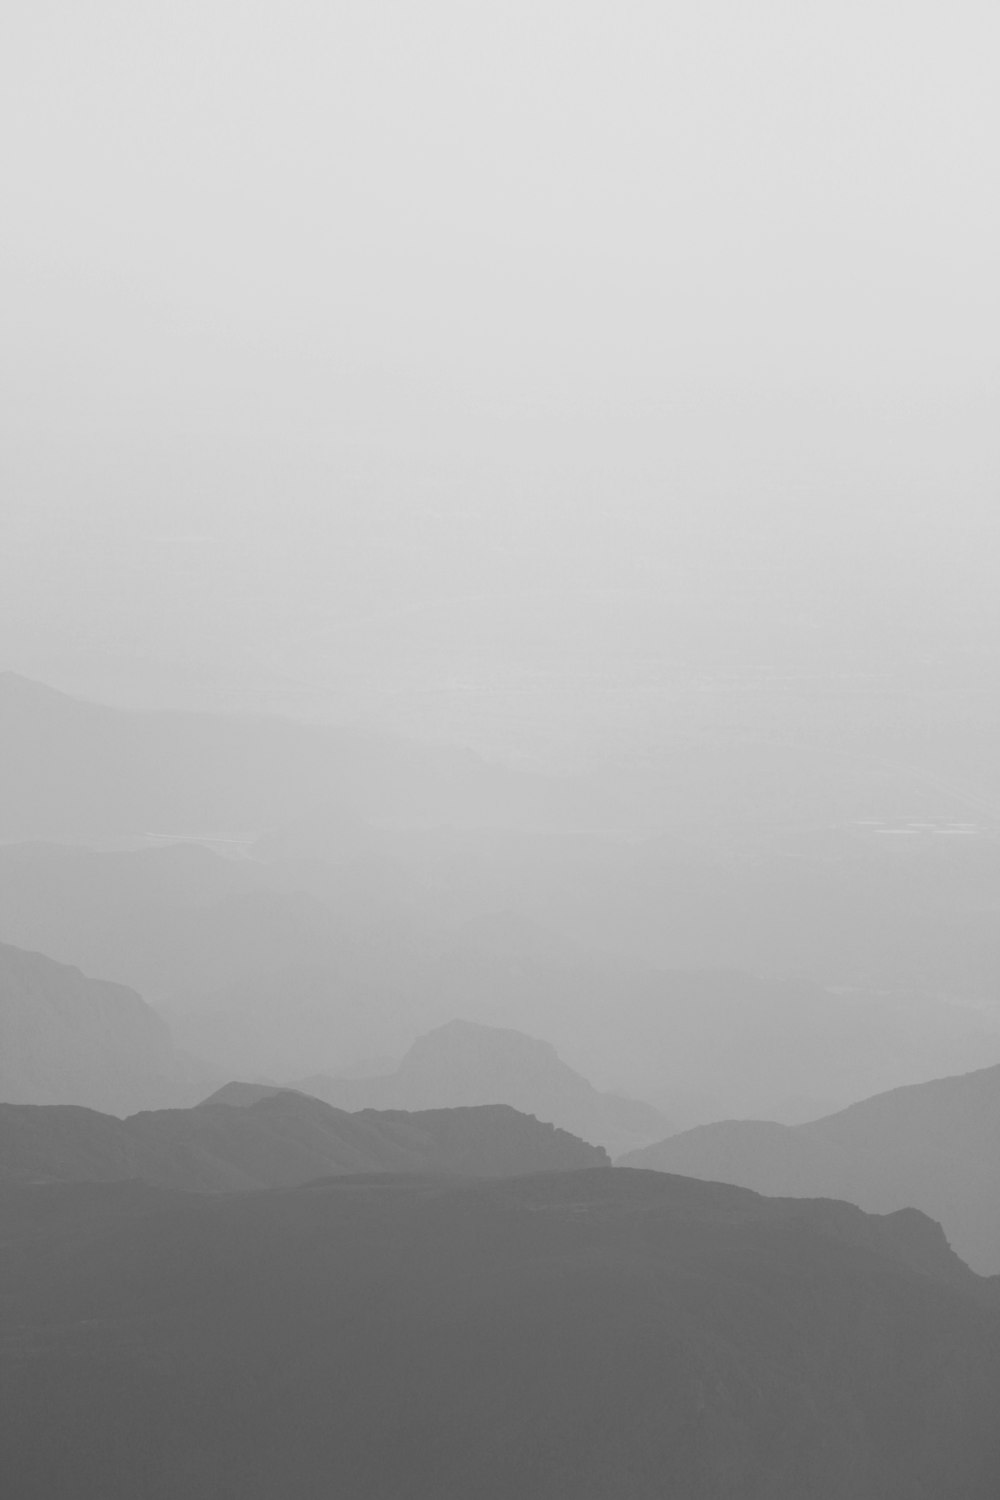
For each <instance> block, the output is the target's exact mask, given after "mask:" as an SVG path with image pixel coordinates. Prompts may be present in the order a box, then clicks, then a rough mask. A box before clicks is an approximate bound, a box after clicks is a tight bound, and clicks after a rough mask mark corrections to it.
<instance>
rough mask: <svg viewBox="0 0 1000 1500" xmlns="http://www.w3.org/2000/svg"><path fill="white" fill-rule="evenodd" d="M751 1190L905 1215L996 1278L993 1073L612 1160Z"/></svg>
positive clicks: (694, 1135)
mask: <svg viewBox="0 0 1000 1500" xmlns="http://www.w3.org/2000/svg"><path fill="white" fill-rule="evenodd" d="M620 1161H621V1164H622V1165H625V1166H631V1167H652V1168H654V1169H656V1170H658V1171H663V1172H681V1173H683V1174H684V1175H685V1176H689V1177H700V1178H702V1179H706V1180H712V1181H719V1182H732V1183H738V1184H741V1185H742V1186H744V1187H748V1188H753V1189H755V1190H756V1191H757V1192H763V1193H773V1194H781V1195H789V1194H792V1195H797V1196H802V1197H809V1198H813V1197H820V1196H828V1197H831V1198H846V1199H847V1200H848V1201H850V1202H852V1203H857V1204H859V1205H860V1206H861V1207H862V1208H864V1209H867V1210H869V1211H871V1212H875V1213H887V1212H890V1211H892V1210H894V1209H898V1208H902V1207H904V1206H905V1205H912V1206H914V1207H916V1208H919V1209H922V1210H923V1211H924V1212H925V1213H927V1214H930V1215H931V1216H932V1217H933V1218H935V1219H938V1220H940V1222H941V1223H942V1224H943V1225H944V1228H945V1231H946V1233H947V1235H948V1238H949V1240H950V1241H951V1243H952V1244H953V1245H954V1247H955V1249H956V1250H957V1251H958V1253H959V1255H961V1256H962V1257H963V1258H964V1259H965V1260H967V1261H968V1262H969V1264H970V1265H972V1266H974V1267H975V1268H976V1269H977V1270H978V1271H981V1272H983V1273H984V1274H985V1273H991V1274H993V1273H997V1272H1000V1067H992V1068H982V1069H980V1070H979V1071H978V1072H975V1073H967V1074H961V1075H959V1076H958V1077H954V1078H938V1079H935V1080H934V1081H933V1082H931V1083H920V1084H913V1085H911V1086H910V1087H908V1088H901V1089H893V1090H891V1091H890V1092H889V1093H885V1094H878V1095H876V1096H875V1097H874V1098H872V1099H865V1100H863V1101H862V1102H861V1103H860V1104H854V1105H852V1106H851V1107H850V1108H849V1109H845V1110H841V1111H840V1112H839V1113H837V1114H834V1115H828V1116H826V1117H825V1118H824V1119H821V1120H815V1121H812V1122H810V1123H809V1124H807V1125H797V1126H787V1125H779V1124H775V1123H774V1122H773V1121H766V1120H725V1121H721V1122H720V1123H719V1124H715V1125H703V1126H700V1127H698V1128H697V1129H695V1130H688V1131H684V1132H683V1133H682V1134H680V1135H675V1136H671V1137H670V1138H668V1139H667V1140H664V1141H661V1142H658V1143H657V1144H656V1145H654V1146H647V1147H645V1148H642V1149H640V1150H637V1151H632V1152H629V1153H628V1154H627V1155H625V1156H623V1157H622V1158H620Z"/></svg>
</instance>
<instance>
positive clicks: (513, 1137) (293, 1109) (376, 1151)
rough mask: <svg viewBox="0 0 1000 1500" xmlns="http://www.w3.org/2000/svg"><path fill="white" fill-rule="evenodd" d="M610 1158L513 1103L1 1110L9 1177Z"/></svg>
mask: <svg viewBox="0 0 1000 1500" xmlns="http://www.w3.org/2000/svg"><path fill="white" fill-rule="evenodd" d="M606 1162H607V1155H606V1153H605V1152H604V1151H602V1150H600V1149H599V1148H597V1147H594V1146H589V1145H587V1144H585V1143H584V1142H583V1141H580V1140H577V1139H576V1138H575V1137H573V1136H571V1135H569V1134H568V1133H567V1132H566V1131H563V1130H556V1129H554V1127H552V1126H551V1125H546V1124H542V1123H540V1122H539V1121H537V1120H534V1119H531V1118H529V1117H528V1116H526V1115H523V1114H519V1113H518V1112H517V1111H516V1110H513V1109H509V1108H507V1107H506V1106H503V1105H495V1106H491V1107H484V1108H479V1109H456V1110H431V1111H425V1112H422V1113H409V1114H408V1113H403V1112H399V1111H396V1112H389V1113H378V1112H376V1111H373V1110H366V1111H363V1112H362V1113H360V1114H347V1113H345V1112H344V1111H342V1110H338V1109H333V1108H331V1106H330V1105H328V1104H324V1103H323V1102H322V1101H321V1100H319V1099H312V1098H309V1097H307V1096H306V1095H304V1094H297V1093H294V1092H292V1091H290V1090H285V1089H268V1088H262V1087H261V1086H259V1085H252V1084H231V1085H228V1086H227V1087H226V1088H224V1089H222V1090H220V1091H219V1092H218V1093H217V1094H216V1095H213V1096H212V1098H211V1099H209V1100H207V1101H206V1102H205V1103H203V1104H201V1105H199V1106H197V1107H196V1108H193V1109H173V1110H155V1111H145V1112H143V1113H140V1114H136V1115H131V1116H130V1117H129V1118H127V1119H125V1120H117V1119H114V1118H113V1117H111V1116H109V1115H102V1114H98V1113H97V1112H96V1111H93V1110H87V1109H76V1108H72V1107H60V1106H31V1105H11V1104H0V1180H5V1181H78V1182H91V1181H106V1182H107V1181H118V1180H121V1179H125V1178H140V1179H141V1180H142V1181H144V1182H148V1183H153V1184H156V1185H157V1186H160V1187H171V1188H182V1189H187V1190H195V1191H199V1192H204V1191H210V1190H214V1191H227V1192H233V1191H237V1190H239V1189H243V1188H258V1187H281V1186H289V1185H292V1184H295V1183H301V1182H308V1181H309V1180H310V1179H311V1178H315V1177H326V1176H332V1175H335V1174H337V1173H341V1172H458V1173H467V1174H469V1175H472V1176H480V1177H483V1176H497V1175H500V1176H510V1175H512V1174H516V1173H518V1172H538V1171H556V1170H559V1169H564V1170H572V1169H574V1168H580V1167H592V1166H599V1165H601V1164H602V1163H606Z"/></svg>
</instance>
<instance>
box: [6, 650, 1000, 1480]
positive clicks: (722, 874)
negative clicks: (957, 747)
mask: <svg viewBox="0 0 1000 1500" xmlns="http://www.w3.org/2000/svg"><path fill="white" fill-rule="evenodd" d="M0 707H2V713H3V727H4V731H5V732H4V734H3V736H2V737H0V762H2V769H3V778H2V786H3V788H4V793H3V797H4V798H5V799H6V800H4V801H3V806H2V807H0V823H2V831H3V838H4V841H3V842H2V843H0V1214H2V1216H3V1225H4V1235H3V1252H2V1256H0V1294H2V1295H0V1389H2V1391H3V1409H4V1419H3V1421H4V1442H3V1444H2V1445H0V1480H2V1483H3V1488H4V1493H5V1496H6V1494H8V1493H9V1494H10V1495H11V1496H12V1500H43V1497H44V1500H61V1497H65V1500H90V1497H93V1500H98V1497H100V1500H105V1497H106V1496H107V1495H113V1494H121V1495H122V1496H123V1497H124V1496H126V1495H127V1496H128V1497H129V1500H179V1497H180V1496H181V1495H183V1496H184V1497H185V1500H187V1497H189V1496H190V1497H198V1496H201V1495H203V1496H205V1500H208V1497H209V1496H211V1497H212V1500H216V1497H220V1496H227V1495H232V1496H233V1497H234V1500H235V1497H236V1496H237V1495H239V1496H241V1497H242V1496H251V1497H252V1496H260V1500H272V1497H274V1496H277V1495H278V1494H281V1495H283V1496H284V1495H288V1496H290V1497H292V1500H309V1497H311V1496H316V1497H317V1500H318V1496H319V1495H320V1494H328V1493H330V1492H331V1488H332V1489H333V1490H336V1491H337V1492H338V1493H340V1492H341V1491H342V1492H344V1493H345V1494H346V1493H349V1494H351V1495H352V1496H353V1495H357V1496H359V1497H364V1496H370V1497H371V1500H385V1497H387V1496H390V1495H399V1496H400V1500H402V1497H404V1496H406V1497H409V1496H413V1497H417V1496H420V1497H423V1496H424V1495H426V1496H428V1497H430V1496H431V1495H433V1496H434V1497H435V1500H452V1497H454V1500H459V1497H460V1496H464V1495H466V1494H468V1493H472V1492H475V1493H476V1494H477V1495H478V1494H482V1495H490V1496H496V1500H513V1497H514V1496H517V1497H519V1500H520V1497H521V1496H524V1497H526V1500H568V1497H569V1496H570V1495H572V1496H574V1497H577V1496H590V1495H593V1496H594V1497H595V1500H597V1497H598V1496H601V1497H603V1496H605V1495H609V1494H614V1495H621V1496H622V1497H623V1500H646V1497H649V1500H652V1497H653V1496H655V1495H662V1494H664V1493H667V1492H669V1493H671V1494H676V1495H678V1496H683V1497H684V1500H764V1497H766V1500H887V1497H890V1500H916V1497H919V1500H940V1497H941V1496H943V1495H945V1494H947V1495H948V1496H949V1500H952V1497H954V1500H992V1497H993V1495H994V1494H995V1493H996V1487H997V1483H998V1476H1000V1449H998V1447H997V1439H996V1423H995V1412H996V1400H997V1397H998V1395H1000V1292H998V1289H997V1285H996V1283H997V1281H998V1277H1000V1250H998V1246H1000V1177H998V1168H997V1162H998V1160H1000V1157H998V1153H997V1143H998V1141H1000V1082H998V1079H1000V1009H998V1007H997V1002H996V994H995V990H994V989H993V978H992V976H993V972H994V957H995V954H994V948H995V933H994V923H993V921H992V917H993V912H994V908H995V895H996V892H995V889H994V887H995V884H996V879H997V872H998V870H1000V864H998V862H997V855H996V848H997V846H996V843H995V839H994V836H993V834H992V833H991V832H989V831H988V830H987V829H985V828H982V827H980V828H977V829H976V830H973V831H969V829H967V828H966V829H965V830H964V831H961V830H959V829H958V828H957V825H956V829H955V830H953V831H951V832H949V831H947V830H946V828H945V825H944V824H943V823H942V824H941V825H940V826H938V825H934V826H933V827H923V828H917V829H910V830H909V832H907V831H905V830H903V831H898V832H897V833H893V832H892V831H887V830H888V825H881V824H880V825H878V826H877V827H874V828H873V827H871V826H869V825H866V824H864V823H863V822H860V823H857V824H853V823H851V824H844V825H842V826H839V827H829V828H827V829H826V830H825V831H823V830H817V829H812V830H811V831H810V830H803V829H802V827H801V826H799V825H798V824H797V823H796V822H795V818H794V816H793V812H792V806H791V802H789V804H788V806H786V807H785V809H784V812H783V814H782V817H783V818H784V822H781V821H780V820H779V821H778V822H769V823H767V824H766V825H761V826H760V827H757V828H756V830H754V829H753V828H751V827H750V825H749V824H748V823H747V822H746V821H743V822H741V821H740V820H739V819H736V821H735V822H734V823H731V824H730V825H728V833H727V836H726V838H724V839H722V840H721V841H720V838H719V827H718V823H717V819H716V818H715V814H713V816H712V817H711V818H710V817H708V816H707V815H706V813H705V812H704V811H703V812H701V813H698V812H697V811H696V807H695V805H694V804H693V805H692V820H691V821H690V823H689V826H688V827H687V829H686V831H684V832H682V831H681V830H680V828H679V827H678V826H677V824H676V823H672V822H671V820H670V818H669V817H666V816H665V815H664V808H663V804H662V803H661V802H660V801H659V800H658V797H657V796H656V795H651V794H650V790H649V787H648V786H647V787H642V786H641V785H633V786H632V787H631V788H628V787H627V786H626V784H625V783H619V784H617V785H616V784H615V782H614V778H610V779H608V778H605V779H603V780H600V779H598V781H594V780H593V779H592V780H591V781H590V782H587V781H586V779H585V778H581V777H580V776H579V775H572V776H570V775H553V774H546V775H541V774H539V773H538V772H536V771H510V770H507V769H504V768H502V767H500V766H498V765H495V764H493V763H491V762H490V761H489V760H488V759H485V758H482V757H478V756H470V755H466V754H460V753H458V752H455V751H452V750H449V749H447V748H438V747H434V746H426V745H417V744H409V743H407V742H406V741H405V740H403V739H399V738H393V737H392V736H387V735H373V734H370V733H361V732H360V731H357V730H353V729H352V730H344V731H340V730H332V729H328V728H323V727H311V726H307V725H301V724H295V723H292V722H291V721H281V720H277V719H275V720H269V719H267V718H265V717H258V718H249V717H248V718H239V717H226V716H222V715H212V714H208V713H202V714H176V713H163V714H155V713H137V712H134V711H126V710H122V709H111V708H107V707H103V706H100V705H95V704H89V703H87V702H85V701H81V700H76V699H73V698H71V697H68V696H66V695H63V694H59V693H55V692H52V691H51V690H49V689H47V688H44V687H41V686H40V685H38V684H34V683H30V682H27V681H24V680H22V679H20V678H16V677H11V676H9V675H8V677H7V678H6V679H5V680H4V681H3V682H2V684H0ZM713 774H714V773H713ZM796 795H798V794H796ZM720 816H724V817H727V816H730V815H729V814H725V815H723V814H720ZM894 838H895V839H897V840H901V842H899V841H897V842H896V843H892V842H891V841H892V840H893V839H894ZM880 840H881V841H882V842H880ZM886 840H888V841H889V844H890V845H891V847H890V846H887V844H886V843H885V841H886ZM612 1158H614V1159H615V1160H616V1165H615V1167H612V1166H611V1165H610V1161H611V1159H612ZM637 1168H641V1169H644V1170H636V1169H637ZM751 1189H752V1190H753V1191H749V1190H751ZM760 1193H764V1194H767V1195H768V1196H767V1197H760V1196H758V1194H760ZM53 1430H56V1431H58V1433H59V1435H60V1436H59V1442H58V1443H52V1442H51V1441H48V1440H47V1434H49V1433H51V1432H52V1431H53Z"/></svg>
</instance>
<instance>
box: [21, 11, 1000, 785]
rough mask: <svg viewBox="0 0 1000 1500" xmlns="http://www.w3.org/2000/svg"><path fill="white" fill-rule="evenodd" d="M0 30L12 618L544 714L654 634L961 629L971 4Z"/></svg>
mask: <svg viewBox="0 0 1000 1500" xmlns="http://www.w3.org/2000/svg"><path fill="white" fill-rule="evenodd" d="M4 33H5V36H4V45H3V49H2V50H3V61H2V63H0V68H2V85H0V95H2V104H0V112H2V116H0V122H2V136H3V139H4V142H5V146H4V148H3V149H4V154H5V158H6V161H5V203H6V210H7V212H6V216H5V217H6V228H5V233H4V237H3V249H2V252H0V254H2V270H3V298H4V304H5V306H4V323H5V329H6V332H5V338H4V350H3V406H4V411H5V419H4V420H5V425H6V428H7V436H6V440H5V443H4V449H5V458H4V464H5V468H6V471H7V476H6V480H5V490H6V493H7V495H8V500H7V502H6V505H5V521H4V535H5V542H4V546H3V549H2V557H0V570H2V576H0V598H2V602H0V629H2V636H0V642H2V647H3V654H4V656H5V657H6V658H7V659H8V661H9V662H10V663H11V665H13V666H16V667H18V668H19V669H21V670H23V671H26V672H28V673H30V674H33V675H36V676H40V677H43V678H45V679H46V680H48V681H52V682H55V683H57V684H59V685H61V686H65V687H67V688H70V689H74V690H76V689H80V690H87V691H91V692H93V693H94V695H95V696H99V697H102V698H104V699H106V700H107V701H113V702H140V701H141V702H144V703H150V704H157V703H163V704H171V703H172V704H178V705H181V704H197V705H200V706H211V707H246V706H251V707H260V706H263V707H269V708H270V707H278V708H280V709H282V710H286V711H290V712H293V713H295V714H299V715H305V716H309V717H327V718H331V717H332V718H343V717H345V716H347V717H360V718H363V719H366V720H368V721H372V722H379V723H385V724H390V725H394V726H395V727H398V728H403V729H406V730H409V731H412V732H416V733H419V734H422V735H429V736H431V737H437V738H446V739H458V740H460V741H462V742H463V743H468V744H473V745H478V746H480V747H481V748H484V749H487V750H496V749H500V750H503V751H504V753H508V754H517V755H521V756H528V757H532V756H534V757H538V756H549V757H552V756H553V755H555V757H556V758H557V759H559V758H560V757H561V758H565V757H567V756H571V755H575V756H577V757H579V755H580V754H581V752H582V753H588V752H591V751H592V752H600V753H605V752H607V750H608V748H609V746H614V747H616V748H617V749H620V748H621V746H622V744H623V743H624V744H626V745H632V744H634V743H635V742H636V741H637V740H640V741H643V742H645V738H646V737H648V735H649V734H650V732H651V731H652V730H653V729H655V730H660V729H662V727H663V724H664V722H665V716H666V718H667V719H669V715H667V711H666V709H665V708H664V704H665V702H666V701H667V699H666V697H665V694H668V692H669V690H674V689H676V687H677V685H678V683H682V684H688V683H690V681H691V679H692V675H695V676H697V674H699V673H701V674H704V673H705V672H708V673H710V674H711V673H718V672H720V671H723V672H725V671H732V670H737V671H742V672H745V671H746V670H747V669H750V668H753V669H758V670H759V669H762V668H763V669H772V670H788V669H790V668H791V669H794V670H797V671H800V672H802V671H805V672H807V673H817V672H820V673H829V672H831V671H833V672H837V671H840V672H843V671H850V672H858V671H869V672H877V673H884V672H886V671H889V672H890V673H893V672H896V671H898V670H903V669H905V670H908V671H912V670H913V668H914V666H915V664H920V663H924V664H926V661H927V658H929V657H934V658H936V659H941V658H944V659H945V660H946V661H947V664H948V669H949V670H954V669H955V668H956V665H957V664H958V663H966V664H967V663H968V660H969V658H970V654H971V655H972V656H974V657H976V658H980V657H981V655H982V652H983V650H984V642H986V641H988V639H989V637H990V633H991V632H993V631H995V629H996V625H997V614H996V602H995V598H994V595H995V589H994V587H993V576H992V574H993V566H994V559H995V556H996V551H995V550H994V549H996V548H997V546H998V543H1000V535H998V526H997V521H996V505H995V492H996V481H997V477H998V466H997V457H998V455H997V444H996V437H995V420H994V413H995V404H996V397H997V379H996V359H995V349H996V335H997V317H996V314H997V290H996V277H995V266H996V263H997V258H998V251H1000V244H998V230H1000V218H998V209H997V200H996V193H995V189H994V184H995V181H996V171H997V165H998V163H997V151H996V142H997V140H998V139H1000V118H998V115H1000V106H998V104H997V100H996V89H995V86H994V84H995V73H994V60H995V47H996V43H997V40H998V38H997V22H996V17H995V13H994V11H993V8H992V7H988V6H985V5H958V6H957V7H949V8H948V10H947V12H945V10H944V9H943V8H942V7H940V6H938V5H930V4H917V5H911V6H907V7H906V8H905V10H901V9H900V8H899V7H898V6H894V5H889V4H877V5H862V4H846V5H845V4H840V5H836V6H832V5H826V6H818V7H817V6H812V7H802V6H800V5H794V4H790V3H789V4H778V3H774V0H767V3H764V4H761V5H756V6H753V7H747V6H740V5H737V4H730V3H711V4H693V3H679V4H670V5H639V4H628V5H625V6H616V7H614V9H612V8H610V7H606V6H598V5H595V4H592V3H588V0H585V3H582V4H581V3H574V4H572V5H571V4H568V3H567V4H563V3H551V0H546V3H542V4H531V5H528V4H521V3H519V0H515V3H513V4H507V5H504V6H502V7H486V6H472V5H459V4H445V3H441V0H429V3H426V4H422V5H420V6H410V7H407V6H402V5H393V4H380V3H366V4H363V5H362V4H352V3H339V4H336V5H319V4H305V3H302V0H291V3H288V4H284V5H282V6H280V7H279V6H277V5H261V4H255V5H246V4H239V5H237V4H235V3H233V4H229V3H224V0H222V3H220V0H211V3H209V4H204V3H199V4H194V3H187V0H179V3H178V0H175V3H171V4H170V5H166V4H162V5H161V4H154V5H147V6H142V7H140V8H136V7H134V6H131V5H127V4H124V3H122V4H113V3H109V0H99V3H95V4H93V5H88V6H85V7H81V6H78V5H69V4H53V3H39V4H33V5H30V6H28V5H24V4H16V5H13V6H11V7H9V8H8V12H7V15H6V20H5V23H4ZM602 672H605V673H607V672H610V673H611V675H612V676H613V677H614V678H615V680H616V683H617V686H616V689H615V691H614V693H610V692H608V691H606V680H605V676H601V673H602ZM587 674H589V676H590V679H591V690H592V691H591V695H590V697H589V698H588V696H587V693H586V692H585V691H583V690H582V689H581V687H580V683H581V680H582V678H583V677H585V676H587ZM595 674H596V675H597V676H598V677H599V678H600V682H599V690H598V694H597V697H596V698H595V696H594V693H593V684H594V679H595ZM491 694H492V695H493V696H492V697H491V696H490V695H491ZM502 694H506V695H507V696H506V697H504V698H502V707H503V708H504V709H511V712H510V713H507V714H506V717H505V716H504V715H503V714H502V713H498V712H497V704H498V703H500V702H501V699H500V698H499V697H498V696H497V695H502ZM602 695H603V696H602ZM598 699H599V702H598ZM484 703H485V705H486V706H485V708H484ZM515 717H516V719H517V725H516V726H514V725H513V719H514V718H515ZM500 718H504V726H503V727H502V728H501V727H500V725H499V723H498V719H500Z"/></svg>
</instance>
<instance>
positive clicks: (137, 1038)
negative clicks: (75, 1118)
mask: <svg viewBox="0 0 1000 1500" xmlns="http://www.w3.org/2000/svg"><path fill="white" fill-rule="evenodd" d="M210 1077H211V1074H210V1072H209V1070H207V1069H201V1068H199V1067H198V1066H197V1065H195V1064H192V1063H190V1062H189V1061H187V1060H186V1059H185V1058H183V1057H182V1056H181V1055H180V1054H178V1053H177V1052H176V1051H175V1050H174V1047H173V1044H172V1042H171V1040H170V1033H169V1031H168V1030H167V1027H166V1026H165V1025H164V1024H163V1022H162V1021H161V1020H160V1018H159V1017H158V1016H157V1015H156V1014H155V1013H154V1012H153V1011H152V1010H150V1008H149V1006H148V1005H146V1004H145V1003H144V1001H143V1000H142V999H141V997H140V996H139V995H137V994H136V993H135V991H134V990H131V989H128V988H126V987H125V986H124V985H120V984H111V983H108V982H107V981H106V980H101V979H91V978H89V977H88V976H87V975H85V974H81V972H80V970H79V969H76V968H73V967H71V966H69V965H67V964H60V963H55V962H53V960H52V959H50V958H46V957H45V956H44V954H41V953H29V952H25V951H24V950H23V949H21V948H13V947H10V946H9V945H8V944H4V943H0V1100H6V1101H8V1102H9V1103H15V1104H16V1103H23V1104H28V1103H31V1104H56V1103H59V1104H82V1105H86V1106H89V1107H90V1108H93V1109H102V1110H104V1111H106V1112H109V1113H115V1114H125V1113H126V1112H127V1111H129V1110H132V1109H136V1108H140V1107H142V1106H147V1107H148V1106H149V1105H157V1104H160V1105H162V1104H168V1103H179V1102H186V1101H187V1100H189V1099H192V1098H196V1097H197V1095H198V1093H199V1091H202V1092H203V1091H204V1087H205V1082H206V1081H207V1079H208V1078H210Z"/></svg>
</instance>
